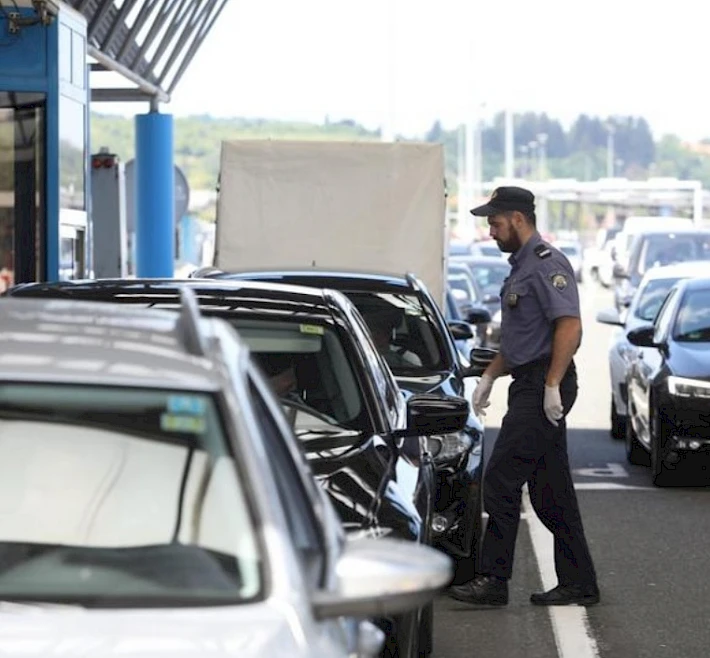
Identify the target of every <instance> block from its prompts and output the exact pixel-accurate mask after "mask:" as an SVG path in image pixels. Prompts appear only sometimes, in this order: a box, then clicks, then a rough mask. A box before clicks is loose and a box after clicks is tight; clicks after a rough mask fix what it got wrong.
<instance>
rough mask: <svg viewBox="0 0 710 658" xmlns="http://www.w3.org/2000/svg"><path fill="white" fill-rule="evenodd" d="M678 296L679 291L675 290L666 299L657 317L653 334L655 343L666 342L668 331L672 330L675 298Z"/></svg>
mask: <svg viewBox="0 0 710 658" xmlns="http://www.w3.org/2000/svg"><path fill="white" fill-rule="evenodd" d="M677 295H678V289H677V288H673V289H672V290H671V291H670V292H669V293H668V296H667V297H666V299H665V301H664V302H663V305H662V306H661V309H660V310H659V311H658V316H657V317H656V323H655V327H656V328H655V331H654V333H653V342H654V343H661V342H662V341H663V340H665V338H666V336H667V335H668V330H669V328H670V322H671V317H672V316H673V309H674V308H675V304H674V301H675V298H676V296H677Z"/></svg>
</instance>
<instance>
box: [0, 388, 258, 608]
mask: <svg viewBox="0 0 710 658" xmlns="http://www.w3.org/2000/svg"><path fill="white" fill-rule="evenodd" d="M0 435H1V436H2V441H1V442H0V473H1V476H0V482H1V483H2V485H1V486H3V487H5V494H4V495H3V496H2V500H3V501H4V503H2V504H0V559H1V560H2V563H3V565H4V566H3V569H2V570H1V571H0V599H14V600H40V601H49V602H67V603H79V604H81V605H85V606H87V607H101V606H103V605H109V606H117V605H120V606H121V607H145V606H147V605H160V606H161V607H172V606H184V605H192V606H199V605H212V604H214V603H241V602H247V601H251V600H254V599H255V598H257V597H259V596H261V593H262V587H263V583H262V569H263V565H262V555H261V552H260V544H259V543H258V542H257V533H256V529H255V527H256V526H255V522H254V520H253V519H254V514H253V510H252V509H251V508H250V506H249V502H248V498H247V497H246V496H245V494H244V479H243V478H242V477H241V476H240V473H239V470H238V467H237V464H236V462H235V460H234V458H233V453H232V452H231V446H230V444H229V443H228V442H227V440H226V437H225V434H224V432H223V419H222V417H221V414H220V411H219V405H218V403H217V400H216V399H215V398H214V397H213V396H212V395H207V394H202V393H191V392H187V391H170V390H155V389H137V388H136V389H133V388H122V387H109V386H79V385H64V384H62V385H60V384H52V385H51V386H50V385H44V384H22V383H13V384H5V385H2V386H0Z"/></svg>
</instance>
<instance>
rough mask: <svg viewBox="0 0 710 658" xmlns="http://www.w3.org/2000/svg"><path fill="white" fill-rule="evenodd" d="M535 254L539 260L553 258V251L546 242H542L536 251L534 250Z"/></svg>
mask: <svg viewBox="0 0 710 658" xmlns="http://www.w3.org/2000/svg"><path fill="white" fill-rule="evenodd" d="M533 251H534V252H535V255H536V256H537V257H538V258H548V257H550V256H552V250H551V249H550V247H549V245H546V244H545V243H544V242H541V243H540V244H539V245H537V247H535V249H533Z"/></svg>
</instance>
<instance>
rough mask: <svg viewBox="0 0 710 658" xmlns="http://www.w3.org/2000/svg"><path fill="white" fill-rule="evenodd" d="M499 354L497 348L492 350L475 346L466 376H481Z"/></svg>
mask: <svg viewBox="0 0 710 658" xmlns="http://www.w3.org/2000/svg"><path fill="white" fill-rule="evenodd" d="M497 355H498V351H497V350H492V349H489V348H487V347H475V348H474V349H472V350H471V355H470V356H469V361H470V362H471V366H470V367H469V368H468V369H467V370H466V372H465V374H464V376H465V377H480V376H481V375H482V374H483V373H484V372H485V371H486V368H487V367H488V365H489V364H490V362H491V361H493V359H495V358H496V356H497Z"/></svg>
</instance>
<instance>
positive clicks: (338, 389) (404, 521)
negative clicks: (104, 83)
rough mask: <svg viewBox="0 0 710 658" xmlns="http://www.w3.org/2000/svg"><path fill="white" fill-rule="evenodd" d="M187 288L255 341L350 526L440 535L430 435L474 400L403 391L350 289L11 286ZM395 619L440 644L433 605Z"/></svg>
mask: <svg viewBox="0 0 710 658" xmlns="http://www.w3.org/2000/svg"><path fill="white" fill-rule="evenodd" d="M185 286H189V287H190V288H191V289H192V290H193V291H194V292H195V294H196V296H197V299H198V303H199V306H200V310H201V312H202V313H203V314H205V315H215V316H219V317H222V318H224V319H225V320H227V321H229V322H230V323H231V324H232V325H233V326H234V327H235V328H236V329H237V331H238V332H239V334H240V335H241V337H242V338H243V340H244V341H245V342H246V343H247V345H248V346H249V347H250V351H251V353H252V355H253V356H254V357H255V358H256V360H257V361H258V362H259V363H260V365H261V367H262V370H263V371H264V373H265V374H266V375H267V377H269V379H270V381H271V385H272V387H273V388H274V389H275V390H276V392H277V393H278V394H279V396H280V399H281V402H282V405H283V408H284V412H285V413H286V416H287V418H288V419H289V422H290V423H291V425H292V427H293V428H294V431H295V433H296V436H297V437H298V438H299V439H300V442H301V445H302V446H303V449H304V452H305V453H306V456H307V458H308V459H309V461H310V463H311V467H312V468H313V471H314V473H315V475H316V477H317V478H318V479H319V481H320V482H321V484H322V485H323V487H324V488H325V490H326V491H327V493H328V494H329V496H330V498H331V500H332V501H333V503H334V505H335V508H336V510H337V511H338V513H339V515H340V518H341V520H342V522H343V524H344V527H345V530H346V531H348V532H350V533H351V534H352V535H361V534H363V533H365V534H368V535H372V536H384V535H392V536H396V537H399V538H403V539H408V540H411V541H415V542H420V543H427V544H432V543H433V542H432V536H431V535H432V533H431V525H432V523H431V517H432V499H433V490H434V489H433V487H434V469H433V465H432V462H431V457H430V456H429V453H428V451H427V449H426V448H427V440H426V438H425V437H426V436H428V435H432V434H433V435H437V436H438V435H439V434H440V433H441V432H456V431H459V430H460V429H461V428H462V427H463V425H464V423H465V422H466V418H467V416H468V404H467V403H466V401H465V400H461V399H459V398H455V397H448V398H441V397H439V396H432V395H426V394H422V395H411V396H409V397H408V399H405V396H404V395H403V394H402V391H401V390H400V388H399V386H398V385H397V383H396V381H395V380H394V378H393V376H392V373H391V371H390V370H389V369H388V368H387V367H386V366H385V364H384V362H383V360H382V357H381V356H380V355H379V353H378V352H377V350H376V349H375V347H374V345H373V344H372V341H371V338H370V335H369V333H368V330H367V327H366V325H365V323H364V322H363V320H362V318H361V316H360V314H359V313H358V311H357V310H356V308H355V307H354V306H353V305H352V304H351V303H350V302H349V301H348V299H347V298H346V297H345V296H344V295H342V294H340V293H338V292H337V291H334V290H314V289H313V288H304V287H295V286H283V285H277V284H273V283H255V282H249V281H206V280H198V279H189V280H187V281H178V280H175V279H166V280H156V279H150V280H141V279H133V280H93V281H67V282H59V283H31V284H22V285H19V286H16V287H14V288H11V289H10V290H9V291H8V292H7V293H6V294H7V295H10V296H15V297H52V298H61V299H68V298H69V299H81V300H94V301H104V302H106V301H110V302H118V303H128V304H140V305H144V306H146V307H152V308H168V309H175V310H178V309H179V308H180V298H179V295H180V289H181V288H182V287H185ZM148 347H150V348H151V349H160V346H148ZM388 623H389V629H394V630H392V632H390V633H389V635H390V637H391V639H392V644H393V645H396V648H397V651H398V652H399V654H398V655H400V656H416V655H418V653H417V652H418V651H419V649H420V648H422V650H424V649H430V647H431V630H432V616H431V607H429V608H427V609H425V610H419V611H415V612H413V613H410V614H408V615H404V616H403V617H401V618H398V619H395V620H388ZM392 624H394V625H392ZM390 649H391V650H392V651H393V650H394V647H390Z"/></svg>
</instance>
